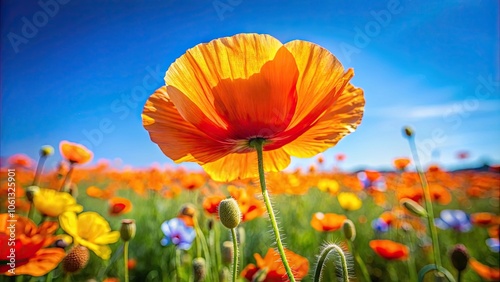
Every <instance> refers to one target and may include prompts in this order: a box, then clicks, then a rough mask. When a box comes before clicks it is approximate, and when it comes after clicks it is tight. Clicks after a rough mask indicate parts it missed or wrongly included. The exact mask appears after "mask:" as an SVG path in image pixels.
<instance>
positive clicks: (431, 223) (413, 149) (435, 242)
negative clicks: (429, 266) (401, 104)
mask: <svg viewBox="0 0 500 282" xmlns="http://www.w3.org/2000/svg"><path fill="white" fill-rule="evenodd" d="M408 143H409V144H410V150H411V154H412V156H413V161H414V162H415V168H416V169H417V173H418V176H419V178H420V182H421V183H422V189H423V190H424V200H425V209H426V210H427V214H428V215H429V216H428V217H427V219H428V223H429V232H430V233H431V239H432V249H433V253H434V262H435V264H436V266H437V270H438V271H439V270H440V269H441V266H442V264H441V253H440V251H439V241H438V236H437V231H436V226H435V225H434V209H433V207H432V201H431V194H430V192H429V184H428V183H427V178H426V177H425V174H424V173H423V171H422V166H421V164H420V159H419V157H418V152H417V146H416V144H415V138H414V137H413V136H410V137H408Z"/></svg>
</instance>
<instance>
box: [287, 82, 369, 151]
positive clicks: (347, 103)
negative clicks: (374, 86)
mask: <svg viewBox="0 0 500 282" xmlns="http://www.w3.org/2000/svg"><path fill="white" fill-rule="evenodd" d="M364 104H365V100H364V97H363V90H362V89H361V88H356V87H354V86H352V85H351V84H349V85H348V86H347V87H346V88H345V89H344V92H343V93H342V95H341V96H340V97H339V98H338V99H337V101H335V103H334V104H333V105H332V106H331V107H330V108H329V109H328V110H327V112H326V113H325V114H324V115H323V116H322V117H321V118H320V119H319V120H318V121H317V122H316V123H315V124H314V125H313V126H312V127H311V128H310V129H309V130H307V131H306V132H305V133H304V134H302V135H301V136H299V137H298V138H297V139H295V140H294V141H292V142H291V143H289V144H287V145H285V146H284V147H283V149H284V150H285V151H286V152H287V153H288V154H290V155H292V156H295V157H300V158H310V157H313V156H314V155H316V154H319V153H321V152H324V151H325V150H327V149H328V148H330V147H332V146H334V145H335V144H337V142H339V141H340V139H342V138H343V137H344V136H345V135H347V134H349V133H351V132H353V131H354V130H355V129H356V127H357V126H358V125H359V124H360V123H361V118H362V117H363V107H364Z"/></svg>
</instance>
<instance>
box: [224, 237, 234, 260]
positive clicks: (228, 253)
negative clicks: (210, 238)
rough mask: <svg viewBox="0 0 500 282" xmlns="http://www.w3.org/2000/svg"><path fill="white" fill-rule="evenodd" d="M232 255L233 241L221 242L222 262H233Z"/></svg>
mask: <svg viewBox="0 0 500 282" xmlns="http://www.w3.org/2000/svg"><path fill="white" fill-rule="evenodd" d="M233 256H234V246H233V242H231V241H225V242H224V243H222V262H223V263H225V264H231V263H232V262H233Z"/></svg>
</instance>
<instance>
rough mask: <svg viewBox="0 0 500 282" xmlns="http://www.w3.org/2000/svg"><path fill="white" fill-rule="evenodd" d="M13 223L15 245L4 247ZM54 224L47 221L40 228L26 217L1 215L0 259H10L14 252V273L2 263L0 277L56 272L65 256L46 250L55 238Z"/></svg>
mask: <svg viewBox="0 0 500 282" xmlns="http://www.w3.org/2000/svg"><path fill="white" fill-rule="evenodd" d="M9 220H16V222H15V241H13V242H15V245H14V246H9V245H8V244H6V242H7V241H8V238H9V237H10V236H11V235H10V234H11V229H9V227H10V225H11V224H12V223H9ZM58 228H59V227H58V224H57V222H52V221H46V222H44V223H42V224H41V225H40V226H36V225H35V223H34V222H33V221H31V220H30V219H29V218H27V217H22V216H18V217H15V218H12V217H10V215H9V214H7V213H4V214H0V241H1V242H5V244H3V243H2V244H0V256H1V257H2V260H3V259H5V258H7V260H8V258H9V256H11V255H12V249H15V251H14V252H13V253H14V256H15V273H12V272H10V271H9V270H10V269H11V267H10V266H9V265H8V261H2V264H0V273H1V274H3V275H8V276H11V275H31V276H43V275H45V274H47V273H48V272H50V271H52V270H53V269H54V268H56V267H57V266H58V265H59V263H60V262H61V261H62V259H63V258H64V256H65V255H66V253H65V252H64V250H63V249H60V248H47V247H48V246H50V245H51V244H52V243H53V242H55V240H56V237H55V236H53V234H54V232H56V231H57V229H58Z"/></svg>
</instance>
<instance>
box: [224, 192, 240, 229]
mask: <svg viewBox="0 0 500 282" xmlns="http://www.w3.org/2000/svg"><path fill="white" fill-rule="evenodd" d="M219 218H220V222H221V223H222V225H224V226H225V227H226V228H228V229H233V228H236V227H237V226H238V224H240V222H241V211H240V207H239V206H238V203H237V202H236V200H235V199H233V198H228V199H224V200H222V201H221V202H220V204H219Z"/></svg>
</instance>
